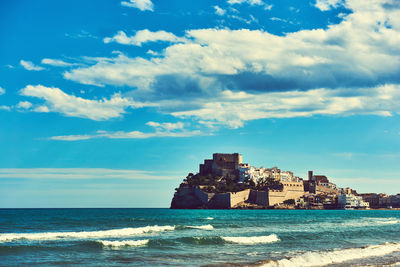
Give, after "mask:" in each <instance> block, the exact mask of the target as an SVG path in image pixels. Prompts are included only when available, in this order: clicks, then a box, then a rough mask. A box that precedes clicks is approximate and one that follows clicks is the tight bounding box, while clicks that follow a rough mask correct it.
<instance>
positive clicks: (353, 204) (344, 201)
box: [338, 194, 369, 209]
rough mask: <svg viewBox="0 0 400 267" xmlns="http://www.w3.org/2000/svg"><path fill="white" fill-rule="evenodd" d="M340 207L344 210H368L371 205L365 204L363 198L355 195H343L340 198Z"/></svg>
mask: <svg viewBox="0 0 400 267" xmlns="http://www.w3.org/2000/svg"><path fill="white" fill-rule="evenodd" d="M338 205H339V207H340V208H342V209H367V208H369V203H368V202H364V201H363V199H362V197H360V196H355V195H353V194H343V195H339V196H338Z"/></svg>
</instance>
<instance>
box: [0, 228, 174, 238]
mask: <svg viewBox="0 0 400 267" xmlns="http://www.w3.org/2000/svg"><path fill="white" fill-rule="evenodd" d="M174 229H175V227H174V226H169V225H165V226H158V225H154V226H145V227H138V228H122V229H112V230H103V231H90V232H89V231H86V232H84V231H83V232H43V233H6V234H0V242H10V241H14V240H18V239H28V240H49V239H60V238H79V239H86V238H102V237H121V236H132V235H141V234H145V233H150V232H162V231H173V230H174Z"/></svg>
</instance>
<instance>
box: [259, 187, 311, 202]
mask: <svg viewBox="0 0 400 267" xmlns="http://www.w3.org/2000/svg"><path fill="white" fill-rule="evenodd" d="M282 185H283V188H282V190H272V189H270V190H268V191H257V192H256V200H255V203H256V204H258V205H261V206H273V205H275V204H279V203H283V201H285V200H288V199H298V198H300V197H301V196H302V195H304V186H303V183H302V182H282Z"/></svg>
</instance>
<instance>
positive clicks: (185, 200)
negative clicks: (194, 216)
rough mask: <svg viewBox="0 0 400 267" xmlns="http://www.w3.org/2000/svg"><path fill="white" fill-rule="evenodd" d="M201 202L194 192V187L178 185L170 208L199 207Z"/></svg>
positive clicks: (201, 204) (201, 206) (201, 205)
mask: <svg viewBox="0 0 400 267" xmlns="http://www.w3.org/2000/svg"><path fill="white" fill-rule="evenodd" d="M199 208H203V203H202V202H201V201H200V200H199V199H198V197H197V196H196V194H195V191H194V188H187V187H180V188H179V189H178V191H177V192H176V193H175V195H174V197H173V198H172V202H171V209H199Z"/></svg>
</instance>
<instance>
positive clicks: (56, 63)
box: [42, 58, 76, 67]
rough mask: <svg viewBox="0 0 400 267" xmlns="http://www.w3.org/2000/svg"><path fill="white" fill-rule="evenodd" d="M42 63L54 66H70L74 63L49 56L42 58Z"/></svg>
mask: <svg viewBox="0 0 400 267" xmlns="http://www.w3.org/2000/svg"><path fill="white" fill-rule="evenodd" d="M42 64H46V65H51V66H55V67H70V66H74V65H76V64H74V63H68V62H65V61H62V60H60V59H51V58H44V59H42Z"/></svg>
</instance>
